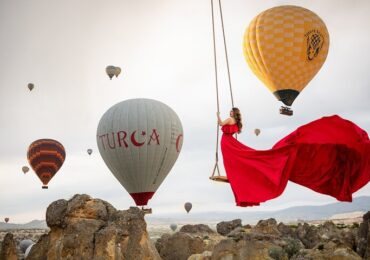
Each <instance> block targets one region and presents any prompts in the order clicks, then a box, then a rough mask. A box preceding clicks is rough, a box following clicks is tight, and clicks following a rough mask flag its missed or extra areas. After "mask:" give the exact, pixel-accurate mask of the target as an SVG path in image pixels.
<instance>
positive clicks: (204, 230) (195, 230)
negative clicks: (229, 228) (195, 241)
mask: <svg viewBox="0 0 370 260" xmlns="http://www.w3.org/2000/svg"><path fill="white" fill-rule="evenodd" d="M179 232H184V233H190V234H213V233H215V232H214V231H213V230H212V229H211V228H210V227H209V226H207V225H204V224H197V225H184V226H182V227H181V229H180V231H179Z"/></svg>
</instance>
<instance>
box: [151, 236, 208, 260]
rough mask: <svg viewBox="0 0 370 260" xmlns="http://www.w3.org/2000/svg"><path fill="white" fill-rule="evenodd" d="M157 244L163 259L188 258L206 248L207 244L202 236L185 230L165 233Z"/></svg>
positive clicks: (179, 259)
mask: <svg viewBox="0 0 370 260" xmlns="http://www.w3.org/2000/svg"><path fill="white" fill-rule="evenodd" d="M155 246H156V248H157V250H158V252H159V254H160V256H161V257H162V259H163V260H187V259H188V258H189V257H190V256H191V255H194V254H200V253H202V252H203V251H205V250H206V245H205V244H204V243H203V240H202V239H201V238H200V237H195V236H193V235H191V234H188V233H184V232H176V233H175V234H173V235H169V234H164V235H162V237H161V238H160V239H158V240H157V242H156V243H155Z"/></svg>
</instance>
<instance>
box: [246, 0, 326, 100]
mask: <svg viewBox="0 0 370 260" xmlns="http://www.w3.org/2000/svg"><path fill="white" fill-rule="evenodd" d="M328 50H329V33H328V30H327V28H326V26H325V24H324V22H323V21H322V20H321V19H320V17H318V16H317V15H316V14H315V13H313V12H312V11H310V10H308V9H305V8H302V7H299V6H290V5H288V6H278V7H274V8H271V9H268V10H266V11H264V12H262V13H260V14H259V15H258V16H257V17H255V18H254V19H253V20H252V22H251V23H250V25H249V27H248V28H247V30H246V32H245V34H244V43H243V51H244V56H245V58H246V61H247V63H248V65H249V67H250V68H251V70H252V71H253V72H254V74H255V75H256V76H257V77H258V78H259V79H260V80H261V81H262V82H263V83H264V84H265V85H266V86H267V88H268V89H269V90H270V91H271V92H272V93H273V94H274V95H275V96H276V98H277V99H278V100H280V101H282V102H283V103H284V104H285V105H287V106H291V105H292V103H293V102H294V100H295V98H296V97H297V96H298V94H299V93H300V92H301V91H302V90H303V88H304V87H305V86H306V85H307V84H308V82H309V81H310V80H311V79H312V78H313V77H314V76H315V75H316V73H317V72H318V71H319V70H320V68H321V66H322V65H323V64H324V62H325V59H326V56H327V54H328Z"/></svg>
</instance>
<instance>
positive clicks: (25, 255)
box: [24, 244, 34, 259]
mask: <svg viewBox="0 0 370 260" xmlns="http://www.w3.org/2000/svg"><path fill="white" fill-rule="evenodd" d="M33 245H34V244H31V245H30V246H29V247H27V249H26V252H24V258H25V259H27V257H28V255H29V254H30V252H31V249H32V247H33Z"/></svg>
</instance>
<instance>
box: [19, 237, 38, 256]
mask: <svg viewBox="0 0 370 260" xmlns="http://www.w3.org/2000/svg"><path fill="white" fill-rule="evenodd" d="M33 244H35V242H33V241H32V240H30V239H23V240H22V241H21V242H20V243H19V248H20V250H21V252H22V253H23V254H24V253H25V252H26V250H27V248H28V247H29V246H30V245H33Z"/></svg>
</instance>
